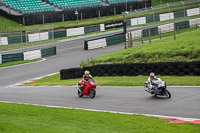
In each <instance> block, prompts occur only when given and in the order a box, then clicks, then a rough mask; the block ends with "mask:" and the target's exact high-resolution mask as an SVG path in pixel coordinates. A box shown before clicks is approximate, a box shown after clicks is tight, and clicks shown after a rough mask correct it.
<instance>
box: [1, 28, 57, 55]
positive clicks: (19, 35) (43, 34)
mask: <svg viewBox="0 0 200 133" xmlns="http://www.w3.org/2000/svg"><path fill="white" fill-rule="evenodd" d="M44 44H52V45H53V44H54V34H53V27H49V28H42V29H37V30H26V31H20V32H0V52H1V53H3V52H6V51H10V50H14V49H15V50H16V49H18V50H20V51H26V50H27V49H28V48H32V47H35V46H40V47H41V48H44V47H46V45H44Z"/></svg>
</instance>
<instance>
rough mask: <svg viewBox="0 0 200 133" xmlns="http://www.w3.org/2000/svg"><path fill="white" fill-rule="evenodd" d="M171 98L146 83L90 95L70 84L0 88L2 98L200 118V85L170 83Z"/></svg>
mask: <svg viewBox="0 0 200 133" xmlns="http://www.w3.org/2000/svg"><path fill="white" fill-rule="evenodd" d="M168 89H169V91H170V92H171V93H172V98H170V99H166V98H162V97H157V98H155V97H153V96H151V95H150V94H149V93H146V92H145V91H144V88H143V87H103V86H98V87H97V95H96V97H95V98H93V99H91V98H89V97H87V96H84V97H82V98H79V97H78V95H77V89H76V87H75V86H71V87H11V88H6V89H5V88H0V101H8V102H18V103H29V104H39V105H50V106H62V107H71V108H85V109H94V110H105V111H117V112H128V113H140V114H153V115H165V116H173V117H186V118H200V102H199V101H200V87H191V88H190V87H169V88H168Z"/></svg>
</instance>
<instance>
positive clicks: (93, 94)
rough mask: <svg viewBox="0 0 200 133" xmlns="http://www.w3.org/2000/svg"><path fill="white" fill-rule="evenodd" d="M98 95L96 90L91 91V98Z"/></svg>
mask: <svg viewBox="0 0 200 133" xmlns="http://www.w3.org/2000/svg"><path fill="white" fill-rule="evenodd" d="M95 95H96V90H95V89H90V98H94V97H95Z"/></svg>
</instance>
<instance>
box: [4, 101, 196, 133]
mask: <svg viewBox="0 0 200 133" xmlns="http://www.w3.org/2000/svg"><path fill="white" fill-rule="evenodd" d="M0 107H1V108H0V132H1V133H11V132H12V133H27V132H28V133H80V132H81V133H102V132H104V133H125V132H126V133H147V132H148V133H161V132H162V133H169V132H170V133H177V132H180V133H197V132H199V130H200V125H199V124H191V123H183V124H176V123H167V120H165V119H161V118H156V117H147V116H143V115H128V114H118V113H105V112H94V111H83V110H76V109H62V108H49V107H41V106H33V105H23V104H15V103H0Z"/></svg>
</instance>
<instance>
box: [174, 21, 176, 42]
mask: <svg viewBox="0 0 200 133" xmlns="http://www.w3.org/2000/svg"><path fill="white" fill-rule="evenodd" d="M174 40H176V26H175V23H174Z"/></svg>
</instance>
